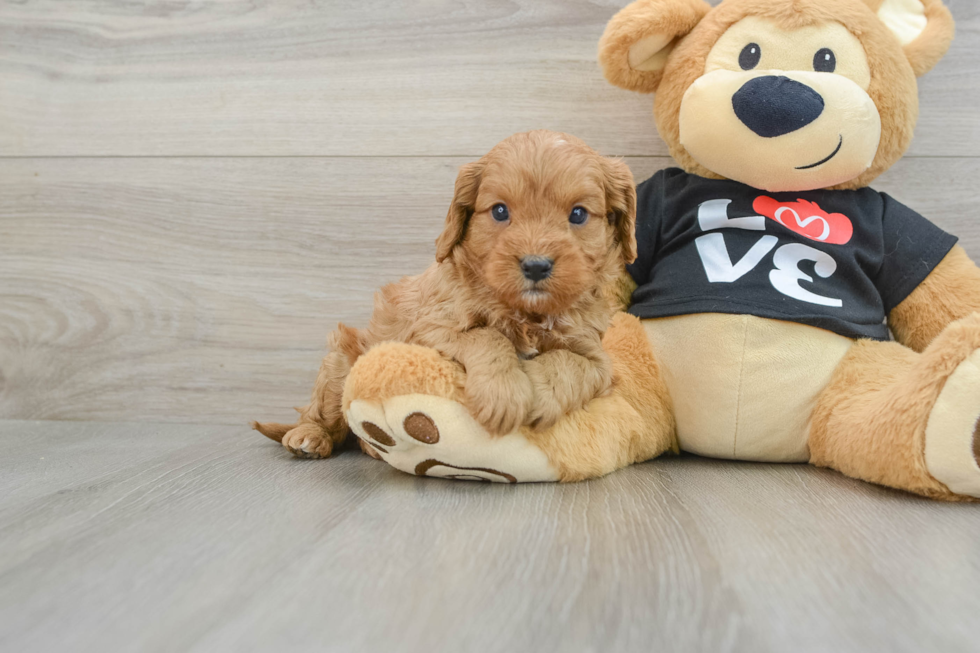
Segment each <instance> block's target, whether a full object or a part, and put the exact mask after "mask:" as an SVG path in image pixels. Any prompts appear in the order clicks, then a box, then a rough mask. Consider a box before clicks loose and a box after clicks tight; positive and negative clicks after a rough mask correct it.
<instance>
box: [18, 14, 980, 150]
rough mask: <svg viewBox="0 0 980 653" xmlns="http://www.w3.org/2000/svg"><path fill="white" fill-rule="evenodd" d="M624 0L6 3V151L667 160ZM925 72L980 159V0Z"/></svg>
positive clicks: (928, 146) (957, 136) (946, 139)
mask: <svg viewBox="0 0 980 653" xmlns="http://www.w3.org/2000/svg"><path fill="white" fill-rule="evenodd" d="M625 4H626V0H600V1H598V2H596V1H592V0H549V1H547V2H542V1H540V0H516V1H513V0H452V1H450V0H435V1H430V2H391V1H390V0H367V1H356V2H354V1H351V0H344V1H335V2H306V1H300V0H259V1H255V0H223V1H221V2H217V1H215V0H208V1H202V2H191V3H186V2H162V1H161V2H151V3H144V2H131V3H118V2H105V1H102V0H74V1H72V2H65V1H64V0H36V1H33V2H5V3H0V155H5V156H65V155H100V156H102V155H127V156H130V155H183V156H186V155H202V156H210V155H249V156H252V155H256V156H268V155H338V156H351V155H375V156H384V155H462V156H475V155H479V154H482V153H483V152H485V151H486V150H487V149H489V148H490V147H491V146H492V145H493V144H495V143H496V142H498V141H499V140H501V139H502V138H504V137H506V136H508V135H510V134H511V133H513V132H517V131H524V130H527V129H532V128H542V127H546V128H551V129H558V130H563V131H568V132H570V133H573V134H576V135H577V136H579V137H581V138H583V139H585V140H586V141H587V142H589V143H591V144H592V145H593V146H595V147H597V148H598V149H600V150H601V151H603V152H605V153H609V154H617V155H637V156H647V155H651V156H652V155H664V154H666V149H665V147H664V145H663V143H662V142H661V141H660V139H659V137H658V136H657V134H656V131H655V130H654V128H653V126H652V119H651V115H650V111H651V100H650V98H649V97H645V96H641V95H635V94H631V93H628V92H626V91H621V90H619V89H616V88H613V87H612V86H610V85H609V84H607V83H606V82H605V81H604V80H603V78H602V75H601V73H600V71H599V67H598V65H597V64H596V57H595V52H596V44H597V42H598V39H599V36H600V35H601V34H602V30H603V27H604V26H605V23H606V21H607V20H608V19H609V18H610V17H611V16H612V15H613V14H614V13H615V12H616V11H617V10H618V9H619V8H620V7H621V6H623V5H625ZM948 5H949V6H950V8H951V10H952V12H953V15H954V16H955V18H956V20H957V24H958V30H957V39H956V41H955V42H954V44H953V47H952V49H951V51H950V53H949V55H948V56H947V58H946V59H945V60H944V61H942V62H941V63H940V64H939V66H938V67H937V68H936V70H934V71H933V72H932V73H931V74H929V75H928V76H926V77H925V78H923V80H922V84H921V93H920V95H921V99H922V110H921V116H922V117H921V120H920V124H919V127H918V132H917V138H916V140H915V142H914V143H913V145H912V149H911V154H912V155H929V156H952V155H958V156H977V155H980V125H978V122H977V120H976V110H977V106H980V85H977V84H976V83H975V78H976V62H977V61H978V60H980V5H978V3H977V2H976V0H948Z"/></svg>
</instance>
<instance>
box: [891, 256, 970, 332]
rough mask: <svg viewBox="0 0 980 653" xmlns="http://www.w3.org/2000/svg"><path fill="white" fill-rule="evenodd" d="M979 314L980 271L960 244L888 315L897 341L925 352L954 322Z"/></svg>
mask: <svg viewBox="0 0 980 653" xmlns="http://www.w3.org/2000/svg"><path fill="white" fill-rule="evenodd" d="M976 312H980V268H978V267H977V265H976V264H975V263H974V262H973V261H972V260H971V259H970V257H969V256H968V255H967V253H966V251H964V249H963V248H962V247H960V246H959V245H957V246H955V247H953V249H951V250H950V251H949V253H948V254H947V255H946V257H945V258H943V260H942V261H940V263H939V265H937V266H936V267H935V268H934V269H933V271H932V272H930V273H929V276H927V277H926V278H925V280H924V281H923V282H922V283H921V284H919V286H918V287H917V288H916V289H915V290H913V291H912V293H911V294H910V295H909V296H908V297H906V298H905V299H904V300H903V301H902V302H901V303H900V304H899V305H898V306H896V307H895V308H894V309H892V311H891V313H890V314H889V315H888V326H889V327H890V328H891V330H892V333H893V334H894V335H895V339H896V340H897V341H898V342H900V343H902V344H903V345H905V346H906V347H909V348H911V349H914V350H915V351H922V350H924V349H925V348H926V346H927V345H928V344H929V343H930V342H932V341H933V339H934V338H935V337H936V336H937V335H939V333H940V332H941V331H942V330H943V329H945V328H946V326H947V325H949V324H950V323H952V322H955V321H956V320H959V319H961V318H964V317H966V316H967V315H970V314H971V313H976Z"/></svg>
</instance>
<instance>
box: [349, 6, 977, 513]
mask: <svg viewBox="0 0 980 653" xmlns="http://www.w3.org/2000/svg"><path fill="white" fill-rule="evenodd" d="M953 31H954V25H953V20H952V17H951V15H950V13H949V11H948V10H947V9H946V7H945V6H944V5H943V4H942V3H941V2H940V0H723V2H721V3H720V4H718V5H717V6H716V7H714V8H712V7H711V6H710V5H708V4H707V3H705V2H702V1H701V0H637V1H636V2H633V3H632V4H630V5H628V6H627V7H625V8H624V9H623V10H621V11H620V12H619V13H618V14H616V15H615V16H614V17H613V18H612V19H611V20H610V22H609V24H608V25H607V27H606V30H605V33H604V34H603V36H602V39H601V41H600V44H599V62H600V64H601V66H602V69H603V72H604V74H605V76H606V78H607V79H608V80H609V81H610V82H611V83H613V84H615V85H617V86H619V87H622V88H625V89H628V90H632V91H638V92H641V93H655V100H654V109H653V115H654V118H655V121H656V125H657V129H658V131H659V133H660V135H661V136H662V138H663V139H664V140H665V142H666V143H667V145H668V147H669V149H670V153H671V155H672V156H673V158H674V159H675V161H676V162H677V164H678V166H679V167H677V168H670V169H667V170H662V171H660V172H658V173H657V174H655V175H654V176H653V177H652V178H651V179H649V180H647V181H645V182H643V183H641V184H640V185H639V187H638V189H637V195H638V202H637V227H636V240H637V251H638V257H637V260H636V261H635V262H634V263H632V264H631V265H630V266H628V276H625V277H624V279H625V282H624V283H623V284H622V286H623V287H622V289H621V292H622V299H623V303H624V306H628V308H627V310H626V311H625V312H621V313H618V314H617V315H616V316H615V317H614V319H613V320H612V323H611V325H610V326H609V328H608V330H607V331H606V333H605V335H604V337H603V347H604V349H605V350H606V352H607V353H608V355H609V356H610V358H611V360H612V361H613V368H614V378H615V381H614V384H613V387H612V390H611V391H610V392H609V393H607V394H605V395H604V396H600V397H596V398H595V399H593V400H592V401H591V402H590V403H589V404H588V405H587V406H586V407H585V408H583V409H581V410H576V411H573V412H571V413H569V414H568V415H566V416H565V417H564V418H562V419H561V420H559V421H558V422H557V423H556V424H555V425H553V426H551V427H550V428H547V429H534V428H531V427H528V426H525V427H522V428H521V429H519V430H517V431H514V432H513V433H510V434H506V435H503V436H498V435H491V434H489V433H487V432H486V431H484V430H483V428H482V427H481V426H480V425H479V424H478V423H477V422H476V420H474V419H473V417H472V416H471V415H470V414H469V413H468V412H467V410H466V409H465V407H464V406H463V403H462V400H463V397H462V396H461V395H460V392H461V391H460V389H459V388H460V384H459V382H458V378H459V375H460V374H462V373H464V371H463V370H461V369H460V367H459V365H458V364H457V363H455V362H453V361H450V360H446V359H444V358H442V357H441V356H440V355H439V354H438V353H436V352H435V351H434V350H430V349H426V348H424V347H419V346H414V345H407V344H400V343H384V344H382V345H379V346H376V347H374V348H373V349H371V350H370V351H369V352H368V353H366V354H365V355H364V356H362V357H361V358H360V359H359V360H358V361H357V363H356V364H355V365H354V366H353V368H352V370H351V372H350V376H349V377H348V380H347V383H346V386H345V388H344V396H343V409H344V411H345V415H346V416H347V419H348V423H349V424H350V425H351V428H352V430H353V431H354V432H355V434H356V435H357V436H358V437H360V438H361V439H363V440H365V441H367V442H372V443H374V444H375V445H382V446H381V447H380V449H381V451H382V453H377V454H376V455H377V456H378V457H380V458H381V459H383V460H384V461H385V462H387V463H388V464H390V465H392V466H394V467H396V468H398V469H400V470H402V471H405V472H408V473H412V474H417V475H419V476H440V477H445V478H456V479H468V480H484V481H496V482H505V483H516V482H527V481H578V480H582V479H587V478H593V477H598V476H602V475H604V474H607V473H610V472H612V471H614V470H616V469H619V468H621V467H624V466H626V465H629V464H632V463H636V462H640V461H645V460H649V459H651V458H654V457H656V456H659V455H661V454H664V453H667V452H677V451H687V452H691V453H695V454H699V455H702V456H708V457H713V458H719V459H733V460H753V461H767V462H795V463H810V464H813V465H817V466H821V467H829V468H832V469H835V470H837V471H839V472H841V473H843V474H846V475H848V476H851V477H854V478H858V479H863V480H866V481H869V482H872V483H877V484H880V485H884V486H888V487H892V488H897V489H900V490H905V491H908V492H913V493H917V494H920V495H924V496H928V497H932V498H936V499H944V500H970V499H971V498H977V497H980V465H978V460H980V433H978V431H980V429H978V418H980V313H978V312H980V269H978V268H977V266H976V265H975V264H974V263H973V262H972V261H971V260H970V258H969V257H968V256H967V254H966V253H965V252H964V250H963V249H962V248H961V247H960V246H958V245H957V244H956V238H955V237H954V236H952V235H950V234H947V233H945V232H943V231H942V230H941V229H939V228H938V227H936V226H935V225H933V224H932V223H930V222H929V221H928V220H927V219H926V218H924V217H922V216H921V215H919V214H918V213H916V212H915V211H914V210H912V209H910V208H908V207H906V206H904V205H902V204H901V203H899V202H898V201H896V200H895V199H894V198H892V197H890V196H888V195H886V194H883V193H878V192H876V191H874V190H872V189H871V188H869V187H868V185H869V184H870V183H871V182H872V181H873V180H874V179H875V178H876V177H877V176H878V175H880V174H881V173H882V172H884V171H885V170H887V169H888V168H889V167H890V166H891V165H893V164H894V163H895V162H896V161H898V159H899V158H900V157H901V156H902V155H903V154H904V152H905V150H906V149H907V148H908V145H909V143H910V141H911V139H912V132H913V129H914V126H915V122H916V118H917V111H918V100H917V85H916V77H917V76H920V75H923V74H925V73H926V72H928V71H929V70H930V69H931V68H932V67H933V66H934V65H935V64H936V63H937V62H938V61H939V59H940V58H942V56H943V55H944V54H945V52H946V50H947V49H948V47H949V44H950V42H951V40H952V38H953ZM889 333H891V334H893V336H894V340H891V339H890V338H889Z"/></svg>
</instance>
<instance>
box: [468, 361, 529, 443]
mask: <svg viewBox="0 0 980 653" xmlns="http://www.w3.org/2000/svg"><path fill="white" fill-rule="evenodd" d="M532 396H533V392H532V390H531V382H530V380H529V379H528V378H527V376H526V375H525V374H524V373H523V372H521V371H520V370H517V371H516V373H514V374H509V375H507V376H501V377H496V376H484V375H470V376H469V377H467V379H466V407H467V408H468V409H469V411H470V413H471V414H472V415H473V417H474V418H476V421H478V422H479V423H480V424H481V425H482V426H483V428H485V429H486V430H487V431H488V432H490V433H492V434H494V435H505V434H507V433H512V432H514V431H516V430H517V429H518V428H520V427H521V425H523V424H524V423H525V422H526V421H527V414H528V411H529V410H530V408H531V398H532Z"/></svg>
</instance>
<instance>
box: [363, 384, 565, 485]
mask: <svg viewBox="0 0 980 653" xmlns="http://www.w3.org/2000/svg"><path fill="white" fill-rule="evenodd" d="M347 418H348V423H349V424H350V425H351V429H352V430H353V431H354V433H356V434H357V436H358V437H360V438H361V439H363V440H364V441H365V442H367V443H368V445H369V446H370V447H372V448H373V449H374V450H375V451H377V452H378V453H379V454H380V455H381V458H382V460H384V461H385V462H387V463H388V464H389V465H391V466H392V467H395V468H396V469H399V470H401V471H403V472H407V473H409V474H415V475H416V476H438V477H441V478H451V479H457V480H470V481H483V482H487V481H490V482H495V483H519V482H534V481H555V480H557V479H558V475H557V473H556V471H555V470H554V468H553V467H552V465H551V463H550V462H549V461H548V458H547V456H546V455H545V454H544V452H542V451H541V450H540V449H539V448H538V447H536V446H535V445H534V444H532V443H531V442H530V441H529V440H528V439H527V438H526V437H525V436H524V435H523V434H522V433H520V432H514V433H510V434H508V435H505V436H493V435H490V434H489V433H487V432H486V431H485V430H484V429H483V427H482V426H480V424H479V423H478V422H477V421H476V420H475V419H473V418H472V417H471V416H470V414H469V412H468V411H467V410H466V408H465V407H464V406H463V405H462V404H460V403H458V402H455V401H452V400H450V399H445V398H443V397H434V396H431V395H421V394H411V395H400V396H396V397H391V398H389V399H387V400H385V401H383V402H372V401H363V400H354V401H352V402H351V404H350V408H349V409H348V414H347Z"/></svg>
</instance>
